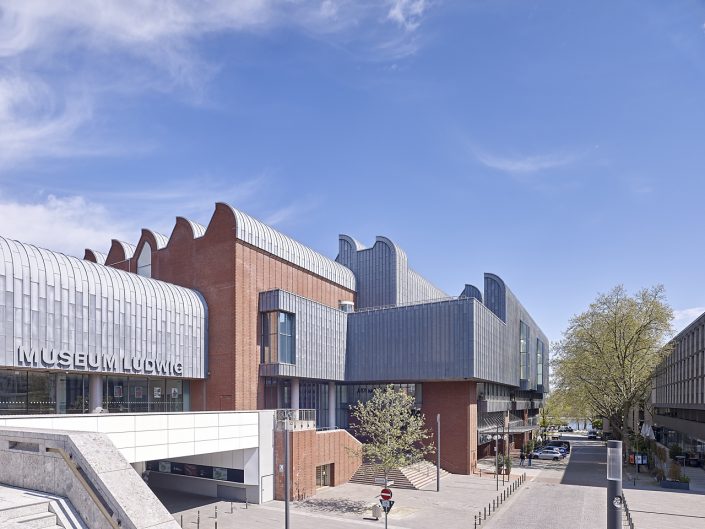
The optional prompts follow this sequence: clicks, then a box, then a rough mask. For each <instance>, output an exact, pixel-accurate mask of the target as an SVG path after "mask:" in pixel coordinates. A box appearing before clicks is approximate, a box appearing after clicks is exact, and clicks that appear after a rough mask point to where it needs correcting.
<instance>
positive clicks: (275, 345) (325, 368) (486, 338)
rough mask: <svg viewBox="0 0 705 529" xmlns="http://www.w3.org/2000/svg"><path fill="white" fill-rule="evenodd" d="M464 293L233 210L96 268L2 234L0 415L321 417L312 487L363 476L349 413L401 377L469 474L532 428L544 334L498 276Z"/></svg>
mask: <svg viewBox="0 0 705 529" xmlns="http://www.w3.org/2000/svg"><path fill="white" fill-rule="evenodd" d="M458 290H459V291H460V293H459V294H458V295H450V294H448V293H446V292H443V291H442V290H440V289H439V288H437V287H436V286H434V285H433V284H432V283H431V282H430V281H429V280H427V279H426V278H424V277H423V276H421V275H420V274H418V273H417V272H416V271H414V270H413V269H412V268H411V267H410V265H409V262H408V258H407V255H406V253H405V252H404V251H403V250H402V249H401V248H400V247H399V246H397V245H396V244H395V243H394V242H392V241H391V240H390V239H388V238H386V237H377V238H376V240H375V242H374V244H373V245H372V246H370V247H366V246H365V245H363V244H362V243H360V242H359V241H357V240H355V239H353V238H352V237H350V236H347V235H341V236H340V238H339V248H338V256H337V258H336V259H335V260H333V259H330V258H327V257H325V256H323V255H321V254H319V253H318V252H316V251H314V250H312V249H310V248H308V247H306V246H305V245H303V244H301V243H299V242H297V241H295V240H294V239H291V238H290V237H287V236H285V235H283V234H282V233H280V232H278V231H277V230H275V229H273V228H272V227H270V226H267V225H266V224H264V223H262V222H260V221H258V220H256V219H254V218H252V217H250V216H249V215H247V214H245V213H244V212H242V211H240V210H238V209H235V208H233V207H231V206H229V205H227V204H224V203H218V204H216V207H215V211H214V213H213V216H212V218H211V220H210V222H209V224H208V226H203V225H200V224H198V223H196V222H193V221H190V220H188V219H185V218H182V217H177V219H176V223H175V226H174V228H173V230H172V232H171V234H170V235H169V236H165V235H161V234H158V233H155V232H153V231H151V230H147V229H144V230H142V234H141V236H140V238H139V240H138V241H137V242H136V244H134V245H132V244H128V243H126V242H122V241H118V240H113V241H112V244H111V246H110V249H109V251H108V252H107V254H105V253H100V252H98V251H95V250H92V249H87V250H86V253H85V256H84V259H83V260H80V259H76V258H73V257H69V256H65V255H62V254H59V253H56V252H51V251H48V250H43V249H39V248H36V247H34V246H32V245H28V244H23V243H20V242H16V241H12V240H9V239H3V238H0V344H3V345H4V347H3V349H2V351H0V415H32V414H87V413H91V412H94V411H96V410H97V409H98V408H102V410H104V411H107V412H109V413H163V412H182V411H183V412H189V411H190V412H196V411H223V412H226V411H248V410H266V409H297V410H315V414H314V415H313V417H314V418H313V426H314V427H313V429H312V430H313V431H311V429H310V428H309V429H304V430H303V431H301V432H293V434H292V435H293V438H294V439H293V448H292V450H293V451H294V453H295V454H298V455H295V457H294V463H293V464H294V465H295V466H296V465H298V466H299V470H300V471H301V472H305V473H307V475H308V476H309V477H308V478H307V485H306V486H307V487H308V489H307V490H308V492H310V489H311V487H314V490H315V485H316V477H317V476H318V478H319V481H320V478H321V476H322V473H327V475H328V476H329V477H330V476H331V475H333V476H334V477H333V478H332V483H331V484H337V483H341V482H343V481H345V480H346V479H348V478H349V477H350V475H352V473H353V472H354V471H355V468H354V467H355V466H356V465H355V463H354V461H353V462H350V461H348V460H347V459H349V458H346V457H345V456H344V455H343V454H344V452H345V450H343V449H342V448H341V447H343V448H344V445H346V444H349V443H351V442H352V441H350V439H349V437H350V436H349V435H348V434H347V433H344V432H345V430H344V429H345V428H346V427H347V426H348V425H349V407H350V405H352V404H354V403H355V402H357V401H359V400H365V399H367V398H369V396H370V395H371V394H372V391H373V390H374V388H376V387H383V386H384V385H386V384H389V383H392V384H395V385H396V386H397V387H399V388H401V389H403V390H404V391H406V392H407V393H409V394H410V395H413V396H414V398H415V401H416V404H417V406H418V408H419V409H420V410H421V411H423V412H424V414H425V416H426V418H427V420H428V421H429V427H435V417H436V415H437V414H440V415H441V417H442V421H441V425H442V426H441V428H442V430H441V439H442V445H441V449H442V452H443V462H442V463H443V467H444V468H445V469H446V470H448V471H450V472H455V473H470V472H472V471H473V470H474V468H475V465H476V462H477V459H478V457H483V455H488V454H489V451H490V440H491V437H492V434H494V433H495V432H496V430H497V428H498V427H500V426H501V425H503V424H506V423H508V424H509V433H510V435H511V436H512V441H513V442H514V444H515V446H521V445H522V444H523V443H525V442H526V441H527V440H528V439H529V436H530V435H531V432H532V431H533V430H535V429H536V427H537V418H538V412H539V409H540V407H541V406H542V404H543V396H544V394H545V393H546V392H547V391H548V340H547V339H546V337H545V335H544V334H543V333H542V331H541V330H540V328H539V327H538V325H537V324H536V323H535V322H534V320H533V319H532V317H531V316H530V314H529V313H528V311H527V310H526V309H525V308H524V307H523V306H522V304H521V303H520V302H519V301H518V299H517V298H516V296H515V295H514V294H513V293H512V292H511V290H510V289H509V288H508V287H507V286H506V284H505V283H504V281H503V280H502V279H501V278H500V277H499V276H497V275H494V274H485V276H484V282H483V288H482V290H481V289H480V288H477V287H475V286H473V285H470V284H468V285H463V286H462V287H461V288H459V289H458ZM274 428H275V429H276V426H275V427H274ZM336 428H339V429H341V430H342V433H341V435H337V434H336V436H335V440H334V441H331V440H332V439H333V436H325V435H323V434H324V433H327V432H329V431H330V430H333V429H336ZM316 430H318V431H316ZM343 434H344V435H343ZM323 439H325V443H323ZM281 450H282V446H281V443H280V440H279V438H277V437H276V435H275V441H274V452H275V454H274V461H275V462H276V461H279V460H280V459H281V453H280V452H281ZM145 461H146V460H145ZM326 461H328V462H326ZM149 464H150V465H152V467H153V468H159V464H158V462H157V461H154V460H152V462H151V463H149ZM357 464H358V465H359V462H358V463H357ZM331 465H332V466H331ZM336 465H337V468H338V472H337V475H336V472H335V470H334V467H335V466H336ZM322 469H323V470H322ZM326 469H327V470H326ZM343 469H344V470H343ZM274 474H275V476H274V479H275V488H276V490H279V492H275V495H280V492H281V487H282V486H283V485H282V484H281V483H280V482H279V480H280V476H279V475H276V474H277V473H274ZM224 475H226V474H224Z"/></svg>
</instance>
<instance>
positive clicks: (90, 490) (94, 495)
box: [46, 448, 122, 529]
mask: <svg viewBox="0 0 705 529" xmlns="http://www.w3.org/2000/svg"><path fill="white" fill-rule="evenodd" d="M46 451H47V452H52V453H55V454H59V455H60V456H61V458H62V459H63V460H64V462H65V463H66V466H68V467H69V470H71V472H72V473H73V475H74V476H75V477H76V479H77V480H78V482H79V483H80V484H81V486H82V487H83V489H84V490H85V491H86V493H87V494H88V497H90V499H91V500H92V501H93V504H94V505H95V506H96V507H97V508H98V510H99V511H100V512H101V514H102V515H103V516H104V517H105V519H106V520H107V522H108V524H110V527H112V528H113V529H120V527H121V526H122V522H121V521H120V520H119V519H117V520H116V519H115V518H114V517H113V514H114V512H113V510H112V509H111V508H110V506H109V505H108V502H107V501H106V500H105V498H103V496H102V495H101V494H100V492H99V491H98V489H97V488H96V487H95V486H94V485H93V484H92V483H91V482H90V481H89V478H88V476H87V475H86V473H85V472H84V471H83V469H81V467H80V466H78V464H76V462H75V461H74V460H73V458H72V457H71V456H70V455H69V454H67V453H66V451H65V450H63V449H61V448H47V449H46Z"/></svg>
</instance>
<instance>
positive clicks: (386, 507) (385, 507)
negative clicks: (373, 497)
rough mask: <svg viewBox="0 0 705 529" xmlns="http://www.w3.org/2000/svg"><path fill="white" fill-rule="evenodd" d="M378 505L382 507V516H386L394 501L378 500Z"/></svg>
mask: <svg viewBox="0 0 705 529" xmlns="http://www.w3.org/2000/svg"><path fill="white" fill-rule="evenodd" d="M379 504H380V505H381V506H382V510H383V511H384V514H387V513H388V512H389V511H391V510H392V507H394V500H379Z"/></svg>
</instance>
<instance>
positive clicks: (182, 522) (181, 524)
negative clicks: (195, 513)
mask: <svg viewBox="0 0 705 529" xmlns="http://www.w3.org/2000/svg"><path fill="white" fill-rule="evenodd" d="M179 525H180V526H181V527H183V526H184V515H183V514H182V515H181V523H180V524H179Z"/></svg>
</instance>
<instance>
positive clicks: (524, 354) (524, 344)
mask: <svg viewBox="0 0 705 529" xmlns="http://www.w3.org/2000/svg"><path fill="white" fill-rule="evenodd" d="M528 360H529V327H528V326H527V325H526V323H524V322H523V321H520V322H519V365H520V374H519V377H520V378H521V379H522V380H528V379H529V362H528Z"/></svg>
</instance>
